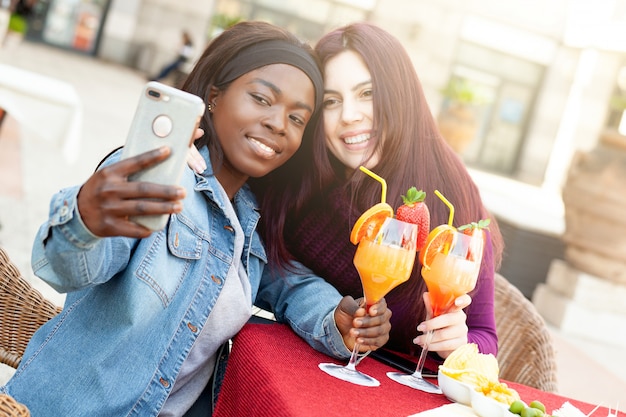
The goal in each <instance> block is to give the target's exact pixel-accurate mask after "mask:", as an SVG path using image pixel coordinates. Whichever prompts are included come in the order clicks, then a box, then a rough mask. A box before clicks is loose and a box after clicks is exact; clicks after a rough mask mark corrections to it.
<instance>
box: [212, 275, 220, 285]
mask: <svg viewBox="0 0 626 417" xmlns="http://www.w3.org/2000/svg"><path fill="white" fill-rule="evenodd" d="M211 279H212V280H213V282H214V283H216V284H217V285H222V280H221V279H220V278H218V277H216V276H215V275H211Z"/></svg>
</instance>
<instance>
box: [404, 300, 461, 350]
mask: <svg viewBox="0 0 626 417" xmlns="http://www.w3.org/2000/svg"><path fill="white" fill-rule="evenodd" d="M471 302H472V297H470V296H469V295H468V294H465V295H462V296H460V297H458V298H457V299H456V300H454V305H453V306H452V307H451V308H450V310H449V311H448V312H447V313H445V314H442V315H440V316H437V317H434V318H430V317H428V318H427V319H426V320H425V321H423V322H422V323H420V325H419V326H417V330H419V331H421V332H423V334H422V335H420V336H418V337H416V338H415V339H413V343H415V344H416V345H420V346H423V345H424V341H425V340H426V333H427V332H428V331H429V330H435V333H434V334H433V338H432V340H431V342H430V345H429V346H428V350H429V351H430V352H437V354H438V355H439V356H441V357H442V358H447V357H448V355H449V354H450V353H452V351H453V350H455V349H456V348H458V347H460V346H462V345H464V344H466V343H467V332H468V328H467V323H466V321H467V316H466V315H465V312H464V311H463V309H464V308H465V307H467V306H469V305H470V304H471ZM424 304H425V305H426V311H432V308H431V305H430V297H429V295H428V293H427V292H426V293H424Z"/></svg>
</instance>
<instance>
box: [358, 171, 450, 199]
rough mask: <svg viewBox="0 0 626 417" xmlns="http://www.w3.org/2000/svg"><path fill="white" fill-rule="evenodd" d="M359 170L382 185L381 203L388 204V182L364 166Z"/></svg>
mask: <svg viewBox="0 0 626 417" xmlns="http://www.w3.org/2000/svg"><path fill="white" fill-rule="evenodd" d="M359 169H360V170H361V171H363V172H365V173H366V174H367V175H369V176H370V177H372V178H374V179H375V180H376V181H378V182H379V183H380V184H381V185H382V188H383V191H382V195H381V197H380V202H381V203H384V202H386V201H387V181H385V180H384V179H383V178H382V177H379V176H378V175H376V174H374V173H373V172H372V171H370V170H369V169H367V168H365V167H364V166H363V165H361V166H360V167H359ZM435 192H437V191H435ZM448 204H449V203H448Z"/></svg>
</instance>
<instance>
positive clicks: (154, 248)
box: [0, 22, 391, 417]
mask: <svg viewBox="0 0 626 417" xmlns="http://www.w3.org/2000/svg"><path fill="white" fill-rule="evenodd" d="M258 54H260V56H259V55H258ZM183 89H184V90H186V91H188V92H190V93H192V94H195V95H197V96H199V97H202V98H203V99H204V100H205V102H206V104H207V111H206V112H205V114H204V116H203V118H202V121H201V129H202V131H203V132H199V134H202V133H204V136H203V137H202V138H201V139H199V142H200V143H201V146H200V153H201V155H202V156H203V158H204V160H205V162H206V164H207V166H208V167H209V168H208V169H207V170H205V171H204V172H203V173H202V174H195V173H193V172H192V171H191V170H186V171H185V172H184V174H183V178H182V180H181V185H180V186H171V187H170V186H163V185H158V184H151V183H140V182H132V181H128V177H129V176H130V175H131V174H133V173H135V172H138V171H140V170H143V169H145V168H147V167H149V166H152V165H154V164H157V163H158V162H160V161H162V160H164V159H165V158H167V157H168V155H169V150H168V149H167V148H161V149H158V150H155V151H151V152H147V153H145V154H142V155H139V156H136V157H134V158H130V159H126V160H122V161H120V160H119V158H120V152H119V151H118V152H116V153H114V154H112V155H111V156H110V157H108V158H107V159H106V161H105V162H104V164H103V165H102V167H100V168H99V169H98V170H97V171H96V172H95V173H94V174H93V175H92V176H91V177H90V178H89V179H88V180H87V181H86V182H85V183H84V184H82V185H77V186H74V187H70V188H67V189H64V190H61V191H60V192H59V193H58V194H57V195H55V196H54V197H53V198H52V202H51V204H50V218H49V220H48V221H47V222H45V223H44V224H43V225H42V227H41V228H40V230H39V232H38V235H37V237H36V240H35V244H34V247H33V260H32V263H33V269H34V272H35V273H36V274H37V275H38V276H40V277H41V278H42V279H44V280H45V281H46V282H48V283H49V284H50V285H52V286H53V287H54V288H55V289H57V290H58V291H60V292H67V297H66V302H65V306H64V309H63V311H62V312H61V313H60V314H59V315H58V316H56V317H55V318H53V319H52V320H50V321H49V322H48V323H46V324H44V325H43V326H42V327H41V328H40V329H39V330H38V331H37V332H36V333H35V335H34V336H33V338H32V339H31V341H30V343H29V345H28V347H27V349H26V352H25V354H24V357H23V359H22V361H21V363H20V366H19V368H18V369H17V371H16V373H15V375H14V376H13V377H12V378H11V380H10V381H9V382H8V383H7V384H6V385H5V386H3V387H0V392H2V393H7V394H9V395H11V396H13V397H14V398H15V399H16V400H17V401H19V402H21V403H23V404H25V405H26V406H27V407H28V408H29V409H30V411H31V413H32V415H38V416H39V415H55V416H68V417H70V416H90V417H92V416H107V417H108V416H121V415H137V416H191V415H194V416H195V415H204V416H206V415H210V414H211V411H210V405H209V408H208V409H207V408H205V407H204V406H201V407H196V404H198V403H197V402H196V401H197V399H198V398H200V397H201V394H202V392H203V391H205V390H206V388H207V387H209V386H210V381H211V380H213V378H215V374H214V372H215V370H216V369H220V366H219V365H220V362H219V359H220V357H221V354H220V348H221V346H224V345H225V344H226V343H227V342H228V340H229V339H230V338H231V337H232V336H233V335H235V334H236V333H237V332H238V331H239V329H240V328H241V327H242V326H243V325H244V324H245V323H246V322H247V320H248V319H249V318H250V316H251V314H252V304H253V302H254V301H255V300H256V299H257V294H259V293H261V292H263V293H265V294H266V295H267V294H270V296H266V299H268V298H271V294H272V292H273V291H278V292H280V293H281V301H280V302H284V303H286V304H289V310H288V311H287V312H286V315H287V319H288V320H289V322H290V323H292V324H293V325H295V326H298V328H299V329H301V330H304V331H306V334H305V335H304V337H305V339H306V340H307V342H308V343H309V344H311V345H312V346H314V347H316V348H318V349H319V350H321V351H323V352H325V353H327V354H329V355H334V356H336V357H337V358H347V357H348V356H349V355H350V349H351V348H352V346H353V345H354V343H355V341H356V340H357V338H358V341H359V342H360V343H363V344H364V345H365V346H364V349H376V348H377V347H379V346H381V345H383V344H384V343H385V342H386V341H387V340H388V331H389V327H390V326H389V317H390V315H391V313H390V312H389V310H387V308H386V304H385V303H384V301H383V302H381V303H379V304H377V305H376V306H375V307H373V308H372V309H371V310H370V315H366V314H365V311H364V309H362V308H359V306H358V304H357V303H356V302H355V301H354V299H353V298H352V297H342V296H341V295H340V294H339V293H338V292H337V291H336V289H335V288H334V287H332V286H331V285H329V284H328V283H326V282H325V281H324V280H322V279H316V280H315V279H310V280H308V281H307V285H306V286H305V285H300V284H299V283H298V282H295V283H294V280H291V281H290V280H289V278H288V277H287V278H286V279H284V280H280V281H275V282H272V283H271V285H268V284H266V282H265V281H262V274H263V270H264V269H265V264H266V262H267V261H266V259H267V257H266V252H265V250H264V247H263V245H262V242H261V239H260V237H259V235H258V232H257V231H256V227H257V223H258V220H259V213H258V212H259V210H258V207H257V204H256V201H255V198H254V195H253V194H252V192H251V190H250V189H249V187H248V185H247V184H246V182H247V180H248V179H249V178H251V177H260V176H264V175H267V174H268V173H270V172H271V171H273V170H275V169H276V168H278V167H280V166H281V165H283V164H285V162H286V161H288V160H289V159H290V158H292V157H293V156H294V155H297V154H298V149H299V147H300V146H301V144H302V143H303V142H305V143H306V142H307V141H308V142H310V140H311V139H310V138H309V139H307V136H308V132H307V131H306V126H307V124H309V123H310V121H311V120H312V119H314V117H315V111H316V110H317V109H319V107H320V104H321V99H322V95H323V85H322V78H321V74H320V71H319V67H318V63H317V61H316V59H315V57H314V55H313V54H312V50H311V48H310V47H308V46H307V45H305V44H302V43H301V42H300V41H299V40H297V38H295V37H294V36H293V35H292V34H290V33H289V32H287V31H285V30H282V29H279V28H277V27H275V26H272V25H269V24H266V23H260V22H246V23H242V24H239V25H236V26H234V27H232V28H231V29H229V30H227V31H225V32H224V33H223V34H222V35H220V36H219V37H218V38H216V39H215V40H214V41H213V42H212V43H211V44H210V45H209V46H208V47H207V49H206V50H205V52H204V54H203V56H202V57H201V58H200V60H199V62H198V64H197V65H196V66H195V68H194V70H193V72H192V73H191V74H190V76H189V78H188V79H187V81H186V83H185V85H184V88H183ZM303 138H304V139H303ZM138 214H168V215H170V217H169V221H168V224H167V225H166V227H165V229H164V230H161V231H157V232H151V231H150V230H147V229H145V228H144V227H142V226H140V225H139V224H136V223H134V222H132V221H130V220H129V217H131V216H134V215H138ZM292 284H293V285H292ZM266 287H271V288H266ZM272 308H276V309H278V310H280V309H282V308H283V307H282V306H281V305H276V306H272ZM372 310H373V311H372ZM372 313H374V314H372ZM35 387H36V388H35ZM202 397H205V396H202ZM197 411H199V412H200V414H196V412H197Z"/></svg>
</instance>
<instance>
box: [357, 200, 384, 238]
mask: <svg viewBox="0 0 626 417" xmlns="http://www.w3.org/2000/svg"><path fill="white" fill-rule="evenodd" d="M387 217H393V208H392V207H391V206H390V205H389V204H387V203H378V204H374V205H373V206H372V207H370V208H368V209H367V210H366V211H365V213H363V214H361V217H359V218H358V219H357V221H356V223H354V226H353V227H352V232H350V242H352V243H353V244H355V245H356V244H358V243H359V242H360V241H361V239H363V238H364V237H366V236H368V237H370V238H371V239H373V238H374V236H376V234H377V233H378V230H379V229H380V227H381V226H382V225H383V223H384V222H385V219H386V218H387Z"/></svg>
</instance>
